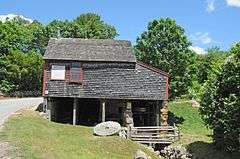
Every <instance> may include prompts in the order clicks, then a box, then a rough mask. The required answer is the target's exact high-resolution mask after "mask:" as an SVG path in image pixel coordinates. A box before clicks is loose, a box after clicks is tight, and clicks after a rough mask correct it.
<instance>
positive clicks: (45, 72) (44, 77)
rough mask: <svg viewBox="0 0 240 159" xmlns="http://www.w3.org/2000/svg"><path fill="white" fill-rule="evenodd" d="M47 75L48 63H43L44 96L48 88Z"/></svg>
mask: <svg viewBox="0 0 240 159" xmlns="http://www.w3.org/2000/svg"><path fill="white" fill-rule="evenodd" d="M46 75H47V70H46V63H44V64H43V83H42V86H43V87H42V96H45V90H46V78H47V77H46Z"/></svg>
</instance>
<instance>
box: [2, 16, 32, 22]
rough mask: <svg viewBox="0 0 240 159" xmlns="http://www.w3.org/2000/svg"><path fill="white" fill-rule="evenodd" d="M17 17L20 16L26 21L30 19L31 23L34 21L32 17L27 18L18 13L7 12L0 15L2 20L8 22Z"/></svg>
mask: <svg viewBox="0 0 240 159" xmlns="http://www.w3.org/2000/svg"><path fill="white" fill-rule="evenodd" d="M15 17H20V18H22V19H24V20H26V21H29V22H30V23H32V22H33V20H32V19H30V18H26V17H24V16H23V15H16V14H7V15H0V21H2V22H3V23H4V22H6V21H7V20H13V18H15Z"/></svg>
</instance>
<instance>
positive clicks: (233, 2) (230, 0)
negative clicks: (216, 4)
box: [226, 0, 240, 7]
mask: <svg viewBox="0 0 240 159" xmlns="http://www.w3.org/2000/svg"><path fill="white" fill-rule="evenodd" d="M226 2H227V5H228V6H232V7H240V0H226Z"/></svg>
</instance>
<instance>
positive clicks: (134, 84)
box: [45, 61, 168, 100]
mask: <svg viewBox="0 0 240 159" xmlns="http://www.w3.org/2000/svg"><path fill="white" fill-rule="evenodd" d="M54 63H55V64H56V63H57V62H56V61H55V62H48V63H47V64H46V74H47V75H46V77H47V78H46V90H47V91H48V94H45V96H46V97H47V96H49V97H79V98H109V99H148V100H165V99H166V96H167V92H166V91H167V88H166V87H167V84H166V82H167V78H168V77H167V76H166V75H163V74H160V73H157V72H155V71H153V70H151V69H148V68H146V67H144V66H142V65H139V64H136V63H106V62H102V63H99V62H86V63H84V62H83V63H82V67H83V71H84V72H83V75H84V76H83V83H82V84H77V83H71V82H69V80H68V79H69V70H68V68H69V67H68V65H69V66H70V62H68V61H64V62H63V61H62V62H61V64H63V65H66V66H67V67H66V68H67V70H66V81H58V80H50V75H51V70H50V69H51V64H54Z"/></svg>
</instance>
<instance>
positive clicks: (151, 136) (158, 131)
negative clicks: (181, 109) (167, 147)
mask: <svg viewBox="0 0 240 159" xmlns="http://www.w3.org/2000/svg"><path fill="white" fill-rule="evenodd" d="M127 134H128V138H129V139H131V140H133V141H136V142H139V143H142V144H149V145H153V144H171V143H173V142H175V141H177V140H179V139H180V132H179V130H178V128H177V127H176V126H175V125H174V126H151V127H150V126H149V127H131V128H129V129H128V133H127Z"/></svg>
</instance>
